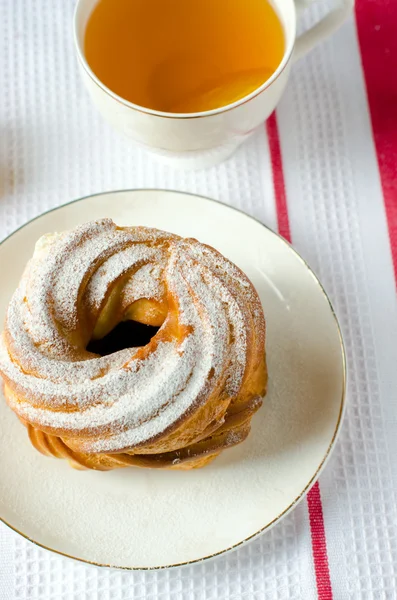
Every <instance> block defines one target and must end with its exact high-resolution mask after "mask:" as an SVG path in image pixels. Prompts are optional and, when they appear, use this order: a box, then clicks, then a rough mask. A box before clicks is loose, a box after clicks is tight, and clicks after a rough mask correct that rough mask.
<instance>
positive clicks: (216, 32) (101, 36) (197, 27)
mask: <svg viewBox="0 0 397 600" xmlns="http://www.w3.org/2000/svg"><path fill="white" fill-rule="evenodd" d="M284 49H285V41H284V32H283V27H282V25H281V22H280V20H279V17H278V15H277V13H276V11H275V9H274V8H273V6H272V5H271V3H270V2H268V0H99V2H98V4H97V5H96V6H95V8H94V10H93V12H92V14H91V16H90V19H89V21H88V25H87V30H86V35H85V55H86V58H87V61H88V64H89V65H90V67H91V69H92V70H93V71H94V73H95V74H96V75H97V77H98V78H99V79H100V80H101V81H102V82H103V83H104V84H105V85H106V86H107V87H108V88H110V89H111V90H112V91H113V92H115V93H116V94H118V95H119V96H121V97H122V98H125V99H126V100H129V101H130V102H133V103H135V104H139V105H140V106H143V107H146V108H150V109H155V110H160V111H166V112H178V113H179V112H181V113H191V112H201V111H206V110H212V109H216V108H220V107H222V106H226V105H228V104H231V103H232V102H235V101H236V100H239V99H241V98H243V97H244V96H246V95H247V94H250V93H251V92H252V91H254V90H255V89H257V88H258V87H259V86H261V85H262V83H264V82H265V81H266V80H267V79H268V78H269V77H270V76H271V75H272V74H273V73H274V71H275V70H276V69H277V67H278V66H279V64H280V62H281V60H282V57H283V54H284Z"/></svg>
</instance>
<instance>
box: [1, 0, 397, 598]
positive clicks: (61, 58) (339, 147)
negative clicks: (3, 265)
mask: <svg viewBox="0 0 397 600" xmlns="http://www.w3.org/2000/svg"><path fill="white" fill-rule="evenodd" d="M331 4H332V3H331V1H330V0H322V1H321V2H317V4H316V5H314V6H313V7H312V8H311V9H310V10H309V11H308V12H307V14H306V15H305V17H304V26H307V25H308V24H310V23H311V22H313V21H314V20H316V19H317V18H318V17H319V16H320V15H321V14H322V13H323V11H325V10H326V9H327V7H329V6H330V5H331ZM73 7H74V2H73V1H71V0H64V1H62V2H60V1H58V2H48V3H44V2H42V1H40V0H29V2H27V1H26V0H0V28H1V29H0V44H1V51H0V61H1V63H0V64H1V67H0V147H1V155H0V238H1V239H2V238H4V237H5V236H6V235H7V234H9V233H11V232H12V231H13V230H14V229H16V228H17V227H18V226H20V225H21V224H23V223H24V222H26V221H27V220H29V219H30V218H32V217H34V216H36V215H38V214H40V213H41V212H43V211H44V210H46V209H49V208H52V207H54V206H58V205H60V204H63V203H65V202H68V201H69V200H72V199H74V198H77V197H80V196H84V195H87V194H90V193H95V192H99V191H106V190H113V189H121V188H144V187H159V188H165V189H177V190H184V191H189V192H193V193H195V192H196V193H199V194H203V195H207V196H212V197H214V198H217V199H219V200H221V201H223V202H225V203H227V204H231V205H233V206H237V207H239V208H241V209H243V210H245V211H246V212H248V213H250V214H252V215H254V216H255V217H257V218H259V219H260V220H262V221H263V222H264V223H266V224H267V225H269V226H271V227H272V228H274V229H278V230H279V231H280V232H281V233H282V234H283V235H284V236H286V237H287V238H289V239H291V240H292V242H293V244H294V245H295V246H296V248H297V249H298V251H299V252H300V253H301V254H302V255H303V256H304V258H305V259H306V260H307V261H308V262H309V263H310V264H311V266H312V267H313V268H314V270H315V271H316V272H317V273H318V275H319V276H320V278H321V280H322V282H323V283H324V286H325V288H326V290H327V291H328V293H329V295H330V297H331V299H332V301H333V303H334V306H335V309H336V311H337V314H338V316H339V319H340V322H341V326H342V329H343V333H344V337H345V342H346V350H347V357H348V369H349V374H348V393H347V412H346V417H345V422H344V424H343V428H342V432H341V435H340V438H339V441H338V444H337V447H336V449H335V452H334V454H333V456H332V458H331V460H330V461H329V463H328V466H327V468H326V470H325V471H324V473H323V474H322V475H321V477H320V481H319V483H318V484H316V486H315V487H314V488H313V489H312V491H311V492H310V494H309V495H308V497H307V499H306V500H305V501H304V502H302V503H301V504H300V505H299V506H298V507H297V508H296V509H295V510H294V511H293V512H292V513H291V514H290V515H288V516H287V517H286V518H285V519H284V520H283V521H282V522H281V523H279V524H278V525H277V526H276V527H274V528H273V529H272V530H271V531H269V532H268V533H266V534H265V535H263V536H262V537H261V538H259V539H257V540H255V541H254V542H252V543H250V544H248V545H246V546H245V547H243V548H240V549H239V550H237V551H236V552H234V553H232V554H230V555H227V556H224V557H220V558H219V559H217V560H214V561H210V562H208V563H204V564H200V565H195V566H191V567H186V568H184V569H176V570H170V571H160V572H119V571H111V570H100V569H97V568H94V567H89V566H86V565H83V564H79V563H75V562H73V561H71V560H68V559H63V558H61V557H58V556H55V555H52V554H51V553H49V552H46V551H44V550H41V549H39V548H37V547H35V546H34V545H33V544H30V543H28V542H26V541H25V540H24V539H23V538H21V537H19V536H18V535H17V534H15V533H13V532H12V531H10V530H9V529H8V528H7V527H6V526H5V525H1V524H0V599H1V600H4V599H6V600H11V599H12V600H13V599H19V600H23V599H28V598H29V600H33V599H45V600H47V599H48V600H55V599H62V600H71V599H81V598H86V599H96V598H99V599H100V600H121V599H123V600H126V599H134V600H143V599H150V600H155V599H161V600H196V599H197V600H210V599H219V598H220V599H225V600H226V599H227V600H229V599H230V600H232V599H236V600H237V599H240V598H241V599H262V598H269V599H284V598H292V599H300V598H303V599H305V600H310V599H311V598H317V597H318V598H320V599H330V598H335V599H338V600H339V599H344V598H349V599H350V598H354V599H356V598H357V599H362V598H365V599H367V598H368V599H371V598H376V599H378V598H379V599H384V598H387V599H395V598H397V584H396V580H397V506H396V489H397V485H396V484H397V461H396V460H395V456H396V454H397V436H396V426H397V408H396V402H395V397H396V392H395V390H396V386H397V368H396V365H397V344H396V343H395V340H396V339H397V311H396V279H395V272H396V269H395V266H396V264H397V235H396V234H397V229H396V227H397V191H395V189H394V184H395V183H396V172H397V111H396V110H395V106H396V101H397V88H396V86H397V78H396V76H395V73H396V70H397V45H396V44H397V41H396V38H397V35H396V32H395V23H396V22H397V6H396V5H395V3H394V2H392V1H391V0H357V4H356V12H355V16H354V18H351V19H350V21H349V22H347V23H346V24H345V25H344V26H343V27H342V29H341V30H340V31H339V32H338V33H337V34H336V35H334V36H333V38H332V39H331V40H329V41H327V42H325V43H323V44H322V45H321V46H319V47H318V48H317V49H315V50H314V51H313V52H312V53H311V54H310V55H309V56H308V57H307V58H305V59H303V60H302V61H301V62H300V63H299V64H297V65H296V66H295V67H294V69H293V74H292V77H291V81H290V83H289V86H288V89H287V91H286V93H285V95H284V97H283V99H282V101H281V103H280V105H279V108H278V109H277V112H276V114H274V115H273V116H272V117H271V118H270V119H269V121H268V122H267V124H266V125H265V126H264V127H262V128H261V129H260V130H258V131H257V133H256V134H255V135H254V136H253V137H252V138H251V139H250V140H249V142H248V143H247V144H246V145H245V146H243V147H242V148H241V149H240V150H239V151H238V152H237V154H236V155H235V156H234V157H233V158H232V159H231V160H229V161H228V162H227V163H225V164H223V165H220V166H219V167H216V168H212V169H210V170H207V171H201V172H185V171H175V170H171V169H169V168H167V167H165V166H162V165H161V164H158V163H157V162H154V161H152V159H150V158H149V157H148V156H147V155H146V154H144V153H143V152H142V151H141V150H138V149H135V148H134V147H133V146H132V145H131V144H130V142H129V141H128V140H125V139H123V138H122V137H120V136H119V135H117V134H116V133H115V132H113V131H112V130H111V128H110V127H109V126H108V125H107V124H106V123H104V122H103V120H102V119H101V117H100V116H99V115H98V114H97V112H96V110H94V109H93V107H92V105H91V103H90V101H89V98H88V96H87V94H86V92H85V90H84V89H83V86H82V83H81V81H80V79H79V76H78V73H77V65H76V61H75V58H74V52H73V44H72V35H71V20H72V14H73ZM393 23H394V26H393ZM21 485H23V482H22V483H21Z"/></svg>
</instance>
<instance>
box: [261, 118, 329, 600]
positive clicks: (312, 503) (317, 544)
mask: <svg viewBox="0 0 397 600" xmlns="http://www.w3.org/2000/svg"><path fill="white" fill-rule="evenodd" d="M266 130H267V136H268V140H269V149H270V160H271V163H272V172H273V184H274V195H275V200H276V211H277V223H278V230H279V233H280V234H281V235H282V236H283V237H285V239H286V240H288V241H289V242H291V229H290V224H289V217H288V205H287V196H286V188H285V181H284V171H283V163H282V157H281V149H280V138H279V134H278V126H277V117H276V113H273V114H272V115H271V116H270V117H269V119H268V120H267V122H266ZM307 505H308V509H309V522H310V533H311V539H312V551H313V562H314V571H315V574H316V583H317V592H318V597H319V599H320V600H332V587H331V578H330V574H329V564H328V554H327V542H326V539H325V528H324V516H323V507H322V504H321V495H320V486H319V484H318V482H317V483H316V484H315V485H314V486H313V487H312V489H311V490H310V492H309V493H308V495H307Z"/></svg>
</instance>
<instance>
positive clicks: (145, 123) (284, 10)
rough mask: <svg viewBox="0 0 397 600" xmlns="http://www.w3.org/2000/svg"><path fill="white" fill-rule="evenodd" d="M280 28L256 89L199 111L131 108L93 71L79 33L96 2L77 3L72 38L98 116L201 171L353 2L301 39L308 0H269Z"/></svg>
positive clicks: (343, 1) (235, 141)
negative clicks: (273, 56) (280, 49)
mask: <svg viewBox="0 0 397 600" xmlns="http://www.w3.org/2000/svg"><path fill="white" fill-rule="evenodd" d="M272 1H273V4H274V6H275V8H276V10H277V13H278V15H279V17H280V20H281V22H282V24H283V28H284V32H285V39H286V48H285V53H284V57H283V60H282V61H281V63H280V65H279V67H278V69H277V70H276V71H275V72H274V73H273V75H272V76H271V77H270V79H268V80H267V81H266V82H265V83H264V84H263V85H261V87H259V88H258V89H256V90H255V91H254V92H252V93H251V94H249V95H248V96H246V97H245V98H242V99H241V100H238V101H237V102H234V103H233V104H229V105H227V106H223V107H221V108H218V109H216V110H209V111H206V112H199V113H180V114H179V113H166V112H161V111H156V110H150V109H147V108H144V107H142V106H138V105H137V104H133V103H132V102H129V101H127V100H125V99H124V98H121V97H120V96H118V95H117V94H115V93H114V92H112V91H111V90H110V89H109V88H108V87H106V85H105V84H104V83H102V81H100V80H99V79H98V77H97V76H96V75H95V74H94V73H93V71H92V70H91V68H90V66H89V65H88V63H87V60H86V58H85V56H84V35H85V29H86V26H87V22H88V19H89V16H90V14H91V12H92V10H93V8H94V6H95V5H96V4H97V2H98V0H78V2H77V5H76V11H75V16H74V39H75V45H76V51H77V56H78V60H79V64H80V67H81V72H82V76H83V80H84V82H85V84H86V86H87V88H88V91H89V93H90V95H91V97H92V99H93V101H94V103H95V104H96V105H97V107H98V109H99V111H100V112H101V113H102V115H103V116H104V117H105V118H106V119H107V120H108V121H109V122H110V123H111V124H112V125H114V127H115V128H116V129H118V130H119V131H121V132H122V133H124V134H126V135H127V136H129V137H130V138H131V139H132V140H134V141H135V142H136V143H138V144H140V145H141V146H143V147H144V148H146V149H147V150H149V151H150V152H152V153H153V154H155V155H157V156H159V157H162V158H163V159H165V160H166V162H169V163H174V164H175V163H176V165H177V166H180V167H183V168H186V167H188V168H189V167H190V168H197V169H200V168H205V167H209V166H212V165H214V164H217V163H219V162H221V161H223V160H225V159H226V158H228V157H229V156H230V155H231V154H232V153H233V152H234V150H236V148H237V147H238V146H239V145H240V144H241V143H242V142H243V141H244V140H246V139H247V137H249V135H250V134H251V133H252V132H253V131H254V130H255V129H256V128H257V127H258V126H259V125H261V124H262V123H263V122H264V121H265V120H266V119H267V118H268V117H269V115H270V114H271V113H272V112H273V110H274V109H275V107H276V105H277V103H278V101H279V99H280V96H281V94H282V92H283V91H284V88H285V86H286V84H287V81H288V76H289V72H290V68H291V65H292V63H293V62H294V61H295V60H296V59H298V58H300V57H301V56H303V55H304V54H306V53H307V52H308V51H309V50H311V49H312V48H313V47H314V46H315V45H316V44H317V43H318V42H320V41H321V40H323V39H324V38H325V37H327V36H328V35H330V34H331V33H333V32H334V31H335V30H336V29H337V28H338V27H339V26H340V25H341V24H342V23H343V21H344V20H345V19H346V17H347V16H348V15H349V13H350V11H351V9H352V7H353V4H354V0H335V8H334V9H333V10H332V11H331V12H330V13H329V14H327V15H326V16H325V17H324V18H323V19H322V20H321V21H320V22H319V23H317V24H316V25H315V26H314V27H312V28H311V29H310V30H308V31H306V32H305V33H303V34H302V35H301V36H299V37H297V35H296V25H297V13H298V12H300V9H302V8H305V7H306V6H307V5H309V4H311V3H312V1H313V0H295V2H294V0H272Z"/></svg>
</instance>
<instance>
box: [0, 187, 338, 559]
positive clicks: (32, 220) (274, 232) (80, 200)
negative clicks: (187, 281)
mask: <svg viewBox="0 0 397 600" xmlns="http://www.w3.org/2000/svg"><path fill="white" fill-rule="evenodd" d="M126 192H127V193H128V192H161V193H164V192H165V193H172V194H181V195H184V196H193V197H194V198H201V199H203V200H207V201H209V202H215V203H217V204H221V205H222V206H225V207H226V208H229V209H231V210H234V211H236V212H239V213H241V214H243V215H244V216H245V217H248V218H249V219H252V220H253V221H256V222H257V223H259V225H261V226H262V227H264V228H265V229H267V230H268V231H270V232H271V233H272V234H273V235H275V236H276V237H278V238H279V239H280V240H281V241H282V242H283V243H284V244H285V245H286V246H288V248H289V249H290V250H291V251H292V252H293V253H294V254H295V256H296V257H297V258H298V259H299V261H300V262H301V263H302V264H303V265H304V266H305V267H306V269H307V270H308V271H309V273H310V275H311V276H312V278H313V279H314V280H315V282H316V283H317V284H318V286H319V288H320V291H321V293H322V294H323V296H324V297H325V299H326V301H327V304H328V306H329V308H330V310H331V313H332V316H333V319H334V321H335V325H336V328H337V332H338V336H339V341H340V350H341V355H342V367H343V382H342V383H343V385H342V397H341V400H340V409H339V414H338V419H337V422H336V425H335V430H334V433H333V436H332V439H331V442H330V444H329V446H328V448H327V451H326V453H325V455H324V458H323V459H322V461H321V462H320V464H319V466H318V467H317V470H316V472H315V473H314V475H313V477H312V478H311V479H310V481H309V482H308V484H307V485H306V487H305V488H304V489H303V490H302V492H301V493H300V494H299V495H298V496H297V497H296V498H295V499H294V500H293V501H292V502H291V504H290V505H289V506H288V507H287V508H286V509H285V510H283V511H282V512H281V513H280V514H279V515H277V517H275V518H274V519H273V520H272V521H270V523H268V524H267V525H265V526H264V527H262V528H261V529H259V530H258V531H256V532H255V533H253V534H252V535H250V536H248V537H247V538H245V539H243V540H241V541H240V542H238V543H237V544H234V545H233V546H230V547H229V548H224V549H223V550H220V551H219V552H215V553H214V554H209V555H208V556H203V557H201V558H197V559H194V560H190V561H187V562H180V563H175V564H170V565H161V566H155V567H123V566H119V565H111V564H105V563H98V562H95V561H90V560H88V559H85V558H80V557H78V556H73V555H72V554H67V553H66V552H62V551H60V550H55V549H54V548H50V547H49V546H45V545H44V544H41V543H40V542H37V541H36V540H34V539H33V538H31V537H29V536H28V535H26V534H25V533H23V532H22V531H20V530H19V529H17V528H16V527H14V526H13V525H11V524H10V523H8V522H7V521H6V520H5V519H3V517H1V516H0V522H2V523H4V524H5V525H7V527H9V528H10V529H12V531H15V532H16V533H18V534H19V535H21V536H22V537H23V538H25V539H26V540H28V541H29V542H32V543H33V544H35V545H36V546H38V547H39V548H44V549H45V550H49V551H50V552H54V553H55V554H58V555H59V556H64V557H66V558H71V559H73V560H77V561H79V562H81V563H85V564H88V565H93V566H96V567H106V568H111V569H122V570H124V571H159V570H163V569H170V568H175V567H184V566H188V565H193V564H197V563H201V562H204V561H205V560H209V559H211V558H215V557H217V556H221V555H222V554H226V553H227V552H230V551H232V550H236V549H237V548H239V547H240V546H243V545H244V544H246V543H247V542H249V541H252V540H253V539H255V538H256V537H258V536H260V535H261V534H262V533H264V532H265V531H267V530H268V529H270V528H271V527H273V526H274V525H275V524H276V523H277V522H278V521H280V520H281V519H282V518H283V517H285V516H286V515H287V514H288V513H289V512H290V511H292V510H293V509H294V507H295V506H296V505H297V504H298V503H299V502H300V501H301V500H302V499H303V498H304V496H305V495H306V494H307V493H308V492H309V491H310V489H311V487H312V486H313V485H314V484H315V482H316V481H317V479H318V477H319V476H320V474H321V472H322V470H323V468H324V467H325V465H326V463H327V461H328V459H329V457H330V455H331V451H332V449H333V447H334V446H335V442H336V439H337V437H338V434H339V432H340V428H341V423H342V418H343V414H344V411H345V408H346V380H347V365H346V351H345V345H344V342H343V337H342V332H341V328H340V325H339V321H338V318H337V316H336V313H335V310H334V308H333V306H332V303H331V300H330V299H329V296H328V294H327V292H326V291H325V289H324V287H323V285H322V284H321V282H320V280H319V279H318V277H317V275H316V274H315V273H314V271H313V270H312V269H311V267H310V266H309V265H308V263H307V262H306V261H305V259H304V258H302V256H301V255H300V254H299V253H298V252H297V251H296V250H295V248H294V247H293V246H292V245H291V244H290V243H289V242H288V241H287V240H286V239H285V238H283V237H282V236H281V235H280V234H279V233H277V232H276V231H273V229H271V228H270V227H268V226H267V225H265V224H264V223H262V222H261V221H259V219H256V218H255V217H252V216H251V215H249V214H247V213H245V212H244V211H242V210H240V209H238V208H235V207H234V206H230V205H228V204H224V203H223V202H221V201H220V200H215V199H214V198H208V197H207V196H200V195H198V194H192V193H190V192H181V191H178V190H165V189H154V188H145V189H142V188H141V189H126V190H114V191H108V192H99V193H97V194H90V195H88V196H83V197H82V198H77V199H76V200H72V201H70V202H67V203H66V204H62V205H61V206H56V207H54V208H50V209H49V210H47V211H45V212H43V213H41V214H40V215H37V216H36V217H33V219H30V220H29V221H27V222H26V223H24V224H23V225H21V226H20V227H18V229H16V230H15V231H13V232H12V233H10V235H8V236H7V237H6V238H5V239H4V240H2V241H1V242H0V246H1V245H3V244H4V243H5V242H6V241H7V240H8V239H10V238H11V237H12V236H13V235H15V234H16V233H17V232H18V231H20V230H21V229H23V228H24V227H26V226H27V225H30V223H33V222H34V221H37V220H38V219H40V218H41V217H43V216H44V215H47V214H49V213H52V212H55V211H57V210H60V209H62V208H65V207H67V206H69V205H70V204H75V203H77V202H83V201H84V200H88V199H91V198H95V197H97V196H106V195H108V194H120V193H123V194H124V193H126Z"/></svg>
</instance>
